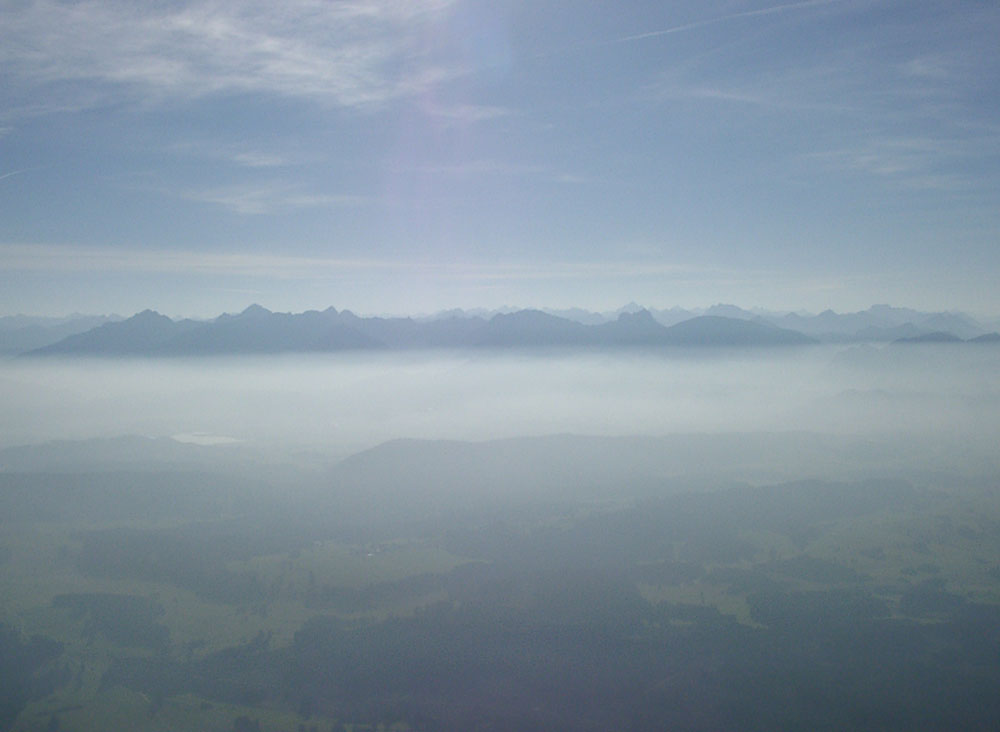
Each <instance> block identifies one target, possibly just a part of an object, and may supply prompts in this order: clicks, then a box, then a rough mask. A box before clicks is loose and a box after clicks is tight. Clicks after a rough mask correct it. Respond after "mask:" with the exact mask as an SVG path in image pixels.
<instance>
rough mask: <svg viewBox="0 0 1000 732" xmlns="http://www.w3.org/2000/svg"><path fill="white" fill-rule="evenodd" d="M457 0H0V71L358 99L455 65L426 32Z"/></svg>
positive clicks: (31, 80)
mask: <svg viewBox="0 0 1000 732" xmlns="http://www.w3.org/2000/svg"><path fill="white" fill-rule="evenodd" d="M452 2H453V0H408V1H407V2H398V1H395V0H347V1H344V2H322V1H320V0H283V2H280V3H273V2H265V1H264V0H189V1H188V2H181V3H178V4H162V3H157V4H147V3H122V2H108V1H106V0H82V1H80V2H73V3H66V2H59V1H58V0H25V1H24V2H18V3H13V4H10V3H8V4H6V5H5V8H4V11H3V12H4V20H3V23H2V24H0V69H3V71H2V72H0V73H3V75H5V76H7V77H9V78H11V79H14V80H16V81H17V82H18V83H20V84H28V85H34V84H40V83H47V82H62V83H65V82H70V83H82V82H96V83H99V84H101V85H104V86H105V87H107V88H109V89H117V88H122V87H127V88H131V89H133V90H138V91H139V92H140V93H141V94H142V95H144V96H145V98H177V97H184V98H190V97H198V96H204V95H209V94H218V93H226V94H229V93H266V94H273V95H281V96H293V97H306V98H310V99H314V100H317V101H320V102H323V103H328V104H332V105H337V106H342V107H350V108H364V107H369V106H373V105H380V104H382V103H385V102H387V101H389V100H392V99H395V98H399V97H402V96H407V95H410V94H415V93H418V92H420V91H422V90H425V89H427V88H428V87H430V86H432V85H434V84H435V83H438V82H440V81H441V80H444V79H447V78H451V77H452V76H454V75H455V74H456V73H457V71H456V70H455V69H453V68H448V67H447V66H445V65H443V64H441V63H438V62H437V61H436V60H435V59H434V58H433V54H432V53H431V52H430V51H429V50H428V44H427V43H426V42H424V39H423V38H422V32H424V31H426V29H427V27H428V24H430V23H431V22H432V21H433V20H434V18H435V17H436V15H437V14H438V13H441V12H442V11H444V10H446V9H447V7H448V6H449V5H451V4H452Z"/></svg>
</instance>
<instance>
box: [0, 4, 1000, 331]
mask: <svg viewBox="0 0 1000 732" xmlns="http://www.w3.org/2000/svg"><path fill="white" fill-rule="evenodd" d="M997 38H1000V5H998V4H996V3H994V2H988V1H978V2H964V1H962V0H955V1H949V2H943V1H941V2H924V1H922V0H907V1H905V2H903V1H892V2H887V1H882V0H865V1H863V2H858V1H855V0H806V1H800V2H784V3H782V2H766V1H764V2H758V1H753V2H750V1H737V0H680V1H678V2H663V1H662V0H650V1H646V0H621V1H620V2H607V1H606V0H489V1H486V0H479V1H475V2H473V1H470V0H342V1H332V0H283V2H280V3H274V2H264V1H258V0H239V1H235V0H233V1H230V0H191V1H190V2H173V1H170V0H142V1H141V2H140V1H139V0H135V1H126V0H123V1H121V2H110V1H101V0H73V1H59V0H0V314H13V313H19V312H20V313H29V314H48V315H62V314H65V313H69V312H88V313H119V314H122V315H130V314H132V313H134V312H136V311H138V310H142V309H145V308H153V309H156V310H159V311H160V312H164V313H166V314H168V315H172V316H200V317H205V316H213V315H216V314H218V313H220V312H223V311H229V312H233V311H238V310H242V309H243V308H244V307H246V306H247V305H249V304H250V303H254V302H257V303H260V304H261V305H264V306H265V307H268V308H270V309H272V310H282V311H296V312H297V311H301V310H306V309H323V308H326V307H328V306H331V305H332V306H333V307H336V308H338V309H345V308H346V309H351V310H354V311H355V312H358V313H363V314H379V313H393V314H417V313H428V312H433V311H436V310H439V309H444V308H451V307H466V308H471V307H499V306H502V305H508V306H520V307H569V306H580V307H586V308H591V309H596V310H603V309H610V308H615V307H619V306H621V305H623V304H625V303H626V302H628V301H636V302H639V303H642V304H644V305H647V306H651V307H671V306H675V305H679V306H683V307H703V306H708V305H711V304H713V303H718V302H727V303H735V304H738V305H741V306H743V307H748V308H749V307H762V308H767V309H773V310H801V311H812V312H818V311H821V310H823V309H826V308H833V309H834V310H838V311H852V310H859V309H863V308H866V307H868V306H869V305H871V304H874V303H885V302H888V303H892V304H895V305H900V306H909V307H916V308H921V309H926V310H964V311H967V312H971V313H973V314H978V315H989V316H996V315H1000V287H998V286H997V282H998V281H1000V44H998V43H997Z"/></svg>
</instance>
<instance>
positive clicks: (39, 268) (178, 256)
mask: <svg viewBox="0 0 1000 732" xmlns="http://www.w3.org/2000/svg"><path fill="white" fill-rule="evenodd" d="M403 266H404V265H402V264H401V263H399V262H395V261H391V260H378V259H365V258H350V257H310V256H294V255H281V254H275V255H269V254H245V253H240V252H195V251H185V250H170V251H168V250H145V249H132V248H113V247H88V246H71V245H59V244H0V270H3V271H7V272H13V271H34V272H48V273H53V272H67V273H73V272H77V273H101V272H127V273H135V274H140V273H142V274H170V275H177V274H183V275H208V276H216V275H246V276H259V277H268V278H277V279H298V278H314V277H319V276H330V275H332V274H336V273H344V272H355V271H359V270H366V271H374V270H384V269H401V268H403Z"/></svg>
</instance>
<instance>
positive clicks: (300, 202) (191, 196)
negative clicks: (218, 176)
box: [180, 183, 368, 215]
mask: <svg viewBox="0 0 1000 732" xmlns="http://www.w3.org/2000/svg"><path fill="white" fill-rule="evenodd" d="M180 196H181V197H182V198H186V199H188V200H190V201H198V202H200V203H207V204H212V205H216V206H222V207H223V208H226V209H228V210H229V211H232V212H233V213H237V214H245V215H259V214H271V213H282V212H286V211H293V210H296V209H303V208H321V207H339V206H359V205H362V204H364V203H366V202H367V200H368V199H367V198H365V197H364V196H358V195H352V194H326V193H309V192H306V191H303V190H301V189H299V188H296V187H293V186H290V185H287V184H284V183H266V184H245V185H233V186H223V187H218V188H202V189H193V190H186V191H183V192H181V193H180Z"/></svg>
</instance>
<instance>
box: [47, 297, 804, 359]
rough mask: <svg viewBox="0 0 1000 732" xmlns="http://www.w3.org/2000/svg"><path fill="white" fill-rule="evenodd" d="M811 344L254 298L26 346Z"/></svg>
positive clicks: (520, 316)
mask: <svg viewBox="0 0 1000 732" xmlns="http://www.w3.org/2000/svg"><path fill="white" fill-rule="evenodd" d="M812 342H814V341H813V340H812V339H811V338H809V337H808V336H805V335H802V334H801V333H796V332H794V331H790V330H787V329H782V328H778V327H777V326H773V325H770V324H766V323H759V322H756V321H751V320H745V319H735V318H724V317H718V316H701V317H696V318H692V319H689V320H687V321H685V322H683V323H679V324H676V325H674V326H671V327H669V328H667V327H664V326H663V325H661V324H660V323H659V322H657V320H656V319H655V318H654V317H653V315H652V314H651V313H650V312H649V311H648V310H641V309H640V310H638V311H635V312H629V311H623V312H621V313H620V314H619V315H618V317H617V319H616V320H614V321H611V322H606V323H600V324H597V325H584V324H583V323H579V322H577V321H573V320H568V319H566V318H560V317H557V316H555V315H550V314H548V313H544V312H542V311H540V310H521V311H518V312H515V313H509V314H507V313H499V314H497V315H494V316H493V317H492V318H490V319H489V320H488V321H486V320H483V319H481V318H459V317H448V318H441V319H435V320H427V321H417V320H413V319H412V318H362V317H359V316H357V315H355V314H354V313H351V312H350V311H343V312H340V313H338V312H337V311H336V310H335V309H333V308H328V309H327V310H324V311H322V312H319V311H316V310H310V311H308V312H305V313H299V314H293V313H273V312H271V311H270V310H267V309H266V308H263V307H261V306H259V305H251V306H250V307H248V308H247V309H246V310H244V311H243V312H241V313H238V314H236V315H230V314H225V315H220V316H219V317H218V318H216V319H215V320H212V321H206V322H195V321H190V320H185V321H179V322H175V321H172V320H171V319H170V318H168V317H166V316H164V315H160V314H159V313H155V312H153V311H150V310H147V311H144V312H142V313H139V314H138V315H135V316H133V317H131V318H129V319H128V320H125V321H122V322H121V323H109V324H105V325H102V326H100V327H99V328H95V329H93V330H91V331H88V332H87V333H81V334H78V335H75V336H72V337H70V338H67V339H65V340H63V341H60V342H59V343H56V344H53V345H52V346H49V347H46V348H42V349H39V350H36V351H33V352H32V353H33V354H36V355H49V354H91V355H97V354H105V355H140V354H141V355H173V356H178V355H209V354H241V353H244V354H245V353H284V352H326V351H340V350H347V349H356V350H371V349H381V348H390V349H404V348H442V347H444V348H469V347H488V348H558V347H592V348H617V347H629V346H643V347H661V346H775V345H790V344H805V343H812Z"/></svg>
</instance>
